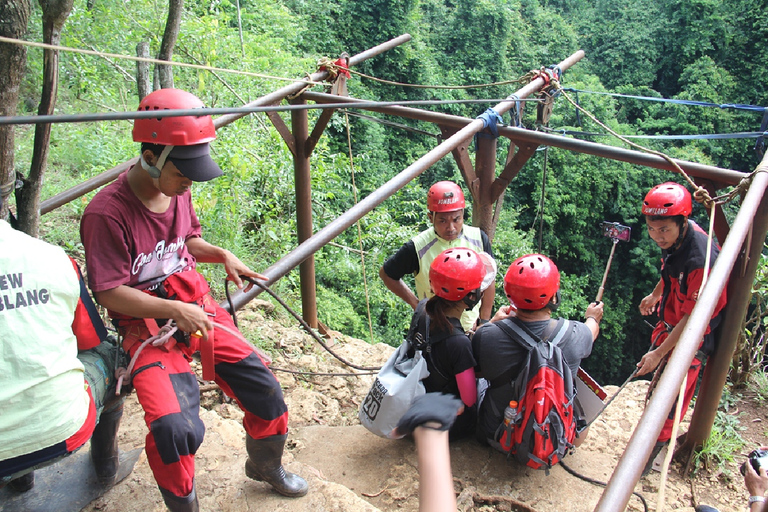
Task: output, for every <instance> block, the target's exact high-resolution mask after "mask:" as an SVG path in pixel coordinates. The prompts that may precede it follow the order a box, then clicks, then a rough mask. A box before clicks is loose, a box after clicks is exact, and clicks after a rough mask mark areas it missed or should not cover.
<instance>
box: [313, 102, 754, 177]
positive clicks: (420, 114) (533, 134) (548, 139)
mask: <svg viewBox="0 0 768 512" xmlns="http://www.w3.org/2000/svg"><path fill="white" fill-rule="evenodd" d="M302 97H303V98H304V99H306V100H311V101H314V102H316V103H326V104H327V103H338V101H339V98H338V96H333V95H331V94H325V93H319V92H310V91H308V92H305V93H303V94H302ZM521 98H522V96H521ZM345 101H348V102H355V103H364V102H365V100H359V99H355V98H345ZM366 110H371V111H374V112H380V113H382V114H389V115H395V116H399V117H405V118H408V119H416V120H419V121H426V122H429V123H436V124H438V125H445V126H450V127H453V128H462V127H464V126H466V125H467V124H469V123H470V122H471V121H472V120H471V119H467V118H466V117H461V116H454V115H450V114H442V113H439V112H430V111H428V110H420V109H416V108H410V107H402V106H382V107H366ZM499 135H501V136H504V137H506V138H508V139H510V140H512V141H514V142H516V143H517V144H518V146H521V145H524V144H521V143H531V144H536V145H539V146H552V147H556V148H561V149H567V150H570V151H576V152H578V153H586V154H588V155H595V156H599V157H603V158H610V159H612V160H619V161H622V162H629V163H631V164H636V165H644V166H646V167H653V168H655V169H664V170H667V171H673V172H676V169H675V167H674V166H673V165H672V164H670V163H669V162H667V161H666V160H665V159H663V158H662V157H660V156H656V155H652V154H650V153H644V152H642V151H636V150H631V149H623V148H619V147H615V146H608V145H606V144H600V143H597V142H588V141H584V140H580V139H571V138H568V137H563V136H561V135H552V134H548V133H542V132H537V131H532V130H526V129H525V128H515V127H512V126H500V127H499ZM673 161H674V162H675V163H677V164H678V165H679V166H680V167H681V168H682V169H683V170H684V171H685V172H686V173H688V174H690V175H691V176H695V177H700V178H707V179H710V180H713V181H718V182H722V183H725V184H728V185H736V184H738V183H739V181H741V179H742V178H743V177H745V176H746V175H747V174H746V173H744V172H741V171H735V170H732V169H723V168H720V167H715V166H713V165H704V164H699V163H696V162H687V161H685V160H677V159H673Z"/></svg>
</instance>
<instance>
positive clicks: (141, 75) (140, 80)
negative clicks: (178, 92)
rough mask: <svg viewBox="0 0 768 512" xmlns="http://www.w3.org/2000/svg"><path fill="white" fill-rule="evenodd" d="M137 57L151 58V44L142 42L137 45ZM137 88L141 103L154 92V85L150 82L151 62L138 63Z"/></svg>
mask: <svg viewBox="0 0 768 512" xmlns="http://www.w3.org/2000/svg"><path fill="white" fill-rule="evenodd" d="M136 56H138V57H143V58H149V43H148V42H146V41H142V42H140V43H139V44H137V45H136ZM136 87H137V89H138V93H139V102H141V100H143V99H144V97H145V96H146V95H147V94H149V93H150V92H152V84H150V82H149V62H141V61H138V62H136Z"/></svg>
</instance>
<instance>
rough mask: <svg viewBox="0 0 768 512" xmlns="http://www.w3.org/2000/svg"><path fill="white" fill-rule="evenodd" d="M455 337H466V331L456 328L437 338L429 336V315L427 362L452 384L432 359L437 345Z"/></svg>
mask: <svg viewBox="0 0 768 512" xmlns="http://www.w3.org/2000/svg"><path fill="white" fill-rule="evenodd" d="M453 336H465V334H464V330H463V329H459V328H458V327H456V326H454V327H453V330H452V331H451V332H441V333H440V334H438V335H437V336H431V337H430V335H429V315H427V340H426V343H425V345H426V346H425V347H424V350H423V353H424V357H425V358H427V361H429V362H430V364H431V365H432V367H433V368H434V369H435V370H436V371H437V373H439V374H440V376H441V377H442V378H443V379H445V380H447V381H449V382H450V380H451V379H450V377H448V376H447V375H445V373H443V372H442V371H441V370H440V368H439V367H438V365H437V362H436V361H435V360H434V359H433V358H432V346H433V345H436V344H437V343H440V342H441V341H444V340H447V339H448V338H451V337H453Z"/></svg>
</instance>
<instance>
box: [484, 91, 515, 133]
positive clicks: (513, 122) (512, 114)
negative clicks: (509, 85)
mask: <svg viewBox="0 0 768 512" xmlns="http://www.w3.org/2000/svg"><path fill="white" fill-rule="evenodd" d="M509 99H511V100H514V102H515V110H514V112H510V113H509V116H510V117H511V118H512V126H514V127H515V128H520V127H522V126H523V122H522V121H521V120H520V97H519V96H518V95H517V94H512V95H511V96H509ZM489 110H492V109H489ZM483 124H485V122H483Z"/></svg>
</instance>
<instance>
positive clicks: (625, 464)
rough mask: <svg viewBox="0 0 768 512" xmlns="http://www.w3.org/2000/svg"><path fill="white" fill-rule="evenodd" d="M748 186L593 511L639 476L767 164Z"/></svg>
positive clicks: (611, 504) (622, 500) (619, 501)
mask: <svg viewBox="0 0 768 512" xmlns="http://www.w3.org/2000/svg"><path fill="white" fill-rule="evenodd" d="M758 170H760V172H757V173H756V174H755V176H754V179H753V181H752V184H751V186H750V187H749V191H748V192H747V194H746V196H745V198H744V201H743V203H742V205H741V208H740V209H739V213H738V214H737V215H736V220H735V221H734V222H733V226H732V227H731V231H730V233H729V234H728V238H727V239H726V240H725V243H724V244H723V248H722V250H721V251H720V255H719V256H718V257H717V260H716V261H715V265H714V266H713V267H712V270H711V272H710V275H709V279H708V280H707V283H706V285H705V287H704V290H703V291H702V294H701V296H700V298H699V300H698V302H697V303H696V306H695V307H694V308H693V311H692V312H691V316H690V318H689V320H688V323H687V324H686V326H685V329H683V332H682V335H681V336H680V340H679V341H678V343H677V346H676V347H675V349H674V350H673V351H672V355H671V357H670V358H669V362H668V364H667V366H666V368H665V369H664V372H663V374H662V376H661V379H659V384H658V386H657V387H656V389H655V390H654V393H653V396H652V397H651V400H650V401H649V402H648V405H647V406H646V408H645V412H644V413H643V415H642V417H641V418H640V422H639V423H638V425H637V428H635V432H634V433H633V434H632V438H631V439H630V440H629V443H628V444H627V448H626V449H625V450H624V454H623V455H622V456H621V459H619V463H618V465H617V466H616V469H615V470H614V472H613V475H612V476H611V479H610V481H609V482H608V485H607V486H606V488H605V491H604V492H603V495H602V496H601V497H600V501H599V502H598V503H597V507H595V512H615V511H617V510H624V509H625V508H626V506H627V503H628V502H629V498H630V497H631V495H632V491H633V490H634V487H635V484H636V483H637V481H638V480H639V479H640V476H641V473H642V470H643V467H644V465H645V462H646V460H648V457H649V455H650V453H651V450H652V449H653V445H654V443H655V441H656V439H657V437H658V435H659V432H661V428H662V425H663V423H664V420H665V419H666V418H667V416H668V414H669V411H670V409H671V408H672V404H673V403H674V401H675V399H676V398H677V395H678V392H679V390H680V385H681V384H682V382H683V377H684V376H685V374H686V373H687V371H688V368H689V366H690V365H691V361H693V356H694V354H695V353H696V350H697V349H698V348H699V342H700V341H701V338H702V336H704V331H705V330H706V328H707V325H708V324H709V319H710V318H711V316H712V312H713V311H714V309H715V305H716V303H717V299H718V298H719V297H720V294H721V293H722V291H723V289H724V288H725V285H726V282H727V280H728V276H729V275H730V272H731V269H732V268H733V266H734V263H735V261H736V258H737V257H738V255H739V252H740V251H741V247H742V244H743V243H744V239H745V238H746V236H747V234H748V233H749V230H750V227H751V224H752V219H753V218H754V216H755V212H756V211H757V208H758V206H759V205H760V202H761V200H762V198H763V194H764V193H765V190H766V187H768V169H765V168H762V169H761V168H758Z"/></svg>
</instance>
